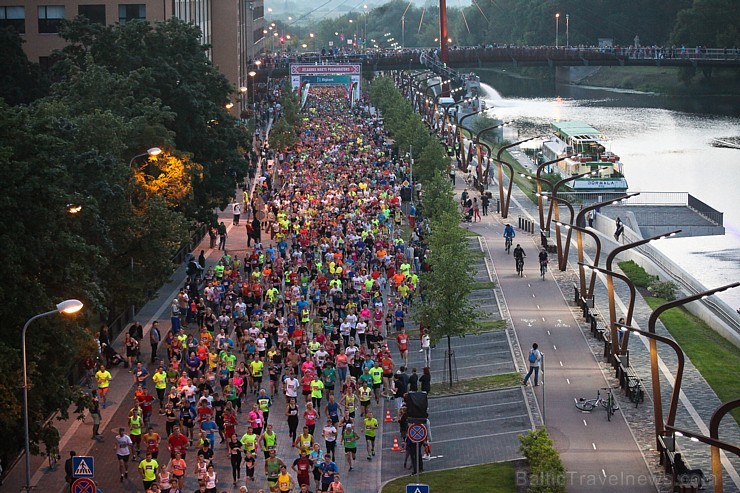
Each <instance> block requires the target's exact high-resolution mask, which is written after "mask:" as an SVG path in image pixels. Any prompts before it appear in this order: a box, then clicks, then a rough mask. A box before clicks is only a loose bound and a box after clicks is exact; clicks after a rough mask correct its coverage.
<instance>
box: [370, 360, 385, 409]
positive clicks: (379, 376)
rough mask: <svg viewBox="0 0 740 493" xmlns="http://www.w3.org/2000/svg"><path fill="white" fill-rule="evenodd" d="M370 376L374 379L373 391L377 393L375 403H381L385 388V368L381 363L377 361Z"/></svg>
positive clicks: (371, 369)
mask: <svg viewBox="0 0 740 493" xmlns="http://www.w3.org/2000/svg"><path fill="white" fill-rule="evenodd" d="M370 375H371V376H372V377H373V391H374V392H375V403H376V404H377V403H378V402H380V392H381V389H382V388H383V367H381V366H380V362H378V361H376V362H375V366H373V367H372V368H370Z"/></svg>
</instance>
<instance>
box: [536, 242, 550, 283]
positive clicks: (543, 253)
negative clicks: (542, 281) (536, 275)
mask: <svg viewBox="0 0 740 493" xmlns="http://www.w3.org/2000/svg"><path fill="white" fill-rule="evenodd" d="M538 258H539V260H540V274H542V275H543V276H544V275H545V271H546V270H547V262H548V261H549V259H548V257H547V250H545V249H544V248H540V253H539V255H538Z"/></svg>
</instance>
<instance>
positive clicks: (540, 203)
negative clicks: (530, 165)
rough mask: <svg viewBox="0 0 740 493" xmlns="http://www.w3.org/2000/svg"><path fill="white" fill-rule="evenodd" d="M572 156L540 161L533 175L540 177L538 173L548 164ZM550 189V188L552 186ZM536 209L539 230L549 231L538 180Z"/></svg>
mask: <svg viewBox="0 0 740 493" xmlns="http://www.w3.org/2000/svg"><path fill="white" fill-rule="evenodd" d="M572 157H573V156H563V157H559V158H557V159H553V160H552V161H547V162H546V163H542V164H540V165H539V166H537V171H536V173H535V175H536V176H537V178H540V175H541V174H542V170H544V169H545V168H546V167H547V166H550V165H551V164H555V163H559V162H560V161H563V160H565V159H568V158H572ZM547 183H550V182H549V181H548V182H547ZM551 185H552V184H551ZM550 189H551V190H552V188H550ZM537 209H538V210H539V213H540V230H541V231H550V223H549V222H547V223H546V222H545V211H544V207H543V201H542V184H541V183H540V182H539V181H537ZM576 224H578V223H576ZM543 234H544V233H543Z"/></svg>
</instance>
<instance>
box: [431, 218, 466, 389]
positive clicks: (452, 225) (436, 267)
mask: <svg viewBox="0 0 740 493" xmlns="http://www.w3.org/2000/svg"><path fill="white" fill-rule="evenodd" d="M459 224H460V214H459V213H458V212H457V211H449V210H448V206H445V212H442V213H440V214H438V215H437V218H436V219H435V220H433V221H432V222H431V228H432V233H431V234H430V235H429V251H430V253H429V255H428V257H427V261H428V262H429V264H430V266H431V270H430V271H429V272H426V273H424V274H422V277H421V282H422V287H423V288H422V289H423V295H424V301H423V303H421V305H420V306H419V310H418V314H417V319H418V320H419V321H421V322H423V324H424V326H425V327H428V328H429V337H430V338H431V340H432V342H433V343H436V342H438V341H439V340H440V339H442V338H446V339H447V355H448V358H451V351H452V347H451V346H452V343H451V338H452V337H464V336H465V335H466V334H472V333H476V332H478V331H479V330H480V326H479V325H478V322H477V320H478V318H479V316H480V314H479V312H478V310H477V307H476V305H475V304H474V303H473V302H471V301H470V298H469V296H470V293H471V291H472V286H473V274H474V268H473V261H474V259H473V253H472V251H471V250H470V249H469V248H468V241H467V237H466V234H467V231H466V230H464V229H462V228H461V227H460V226H459ZM449 363H450V364H449V365H448V367H449V368H450V373H449V375H448V379H449V383H450V385H452V383H453V382H452V364H451V363H452V362H451V361H450V362H449Z"/></svg>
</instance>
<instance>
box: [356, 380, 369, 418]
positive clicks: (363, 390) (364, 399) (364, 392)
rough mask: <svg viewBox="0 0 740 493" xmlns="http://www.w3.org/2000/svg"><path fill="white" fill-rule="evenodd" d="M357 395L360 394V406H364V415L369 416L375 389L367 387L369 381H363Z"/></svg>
mask: <svg viewBox="0 0 740 493" xmlns="http://www.w3.org/2000/svg"><path fill="white" fill-rule="evenodd" d="M357 393H358V394H360V405H361V406H362V415H363V416H365V415H367V413H368V412H370V411H369V409H370V403H371V402H372V400H373V389H371V388H370V387H368V386H367V380H363V381H362V384H360V388H359V389H357Z"/></svg>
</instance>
